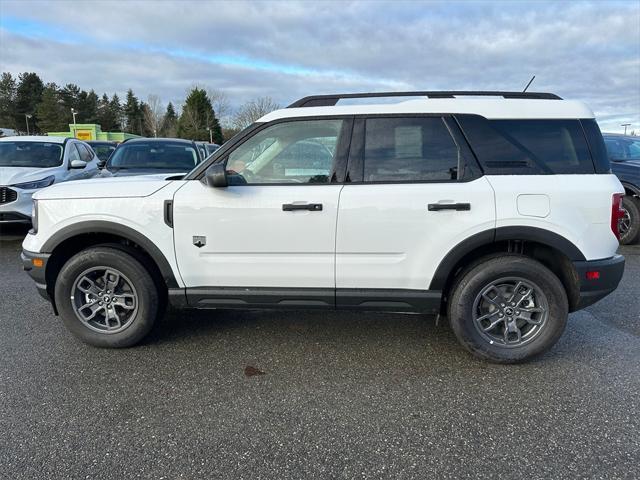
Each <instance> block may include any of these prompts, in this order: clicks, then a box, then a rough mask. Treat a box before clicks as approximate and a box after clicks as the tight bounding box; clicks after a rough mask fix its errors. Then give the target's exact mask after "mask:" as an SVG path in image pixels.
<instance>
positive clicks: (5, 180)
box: [0, 167, 60, 185]
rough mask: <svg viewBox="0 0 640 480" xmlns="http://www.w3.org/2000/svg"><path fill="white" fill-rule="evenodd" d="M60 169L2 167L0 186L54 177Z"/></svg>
mask: <svg viewBox="0 0 640 480" xmlns="http://www.w3.org/2000/svg"><path fill="white" fill-rule="evenodd" d="M59 168H60V167H51V168H30V167H0V185H15V184H16V183H24V182H33V181H36V180H42V179H43V178H46V177H49V176H51V175H54V174H55V173H56V172H57V171H58V169H59Z"/></svg>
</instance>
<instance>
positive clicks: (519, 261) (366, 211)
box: [23, 92, 624, 363]
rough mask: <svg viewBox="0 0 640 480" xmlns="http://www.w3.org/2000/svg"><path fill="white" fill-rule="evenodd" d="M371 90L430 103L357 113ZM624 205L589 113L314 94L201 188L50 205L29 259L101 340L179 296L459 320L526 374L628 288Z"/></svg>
mask: <svg viewBox="0 0 640 480" xmlns="http://www.w3.org/2000/svg"><path fill="white" fill-rule="evenodd" d="M359 97H415V98H413V99H410V100H403V101H398V102H397V103H380V104H366V105H362V104H360V105H353V104H351V105H341V104H339V101H341V100H343V99H351V98H359ZM369 101H371V100H369ZM351 103H353V102H351ZM623 192H624V190H623V188H622V186H621V184H620V182H619V181H618V179H617V178H616V177H615V176H614V175H612V174H611V173H610V169H609V162H608V160H607V155H606V152H605V148H604V143H603V140H602V136H601V134H600V130H599V128H598V126H597V124H596V122H595V120H594V115H593V113H592V112H591V110H589V108H587V107H586V106H585V105H584V104H582V103H579V102H575V101H565V100H562V99H560V98H559V97H557V96H555V95H552V94H545V93H510V92H409V93H407V92H403V93H390V94H348V95H324V96H314V97H307V98H304V99H301V100H299V101H297V102H295V103H294V104H293V105H291V106H290V107H289V108H286V109H283V110H278V111H275V112H272V113H270V114H268V115H266V116H264V117H263V118H261V119H260V120H259V121H258V122H257V123H255V124H254V125H252V126H250V127H249V128H247V129H246V130H244V131H243V132H241V133H240V134H238V135H237V136H235V137H234V138H233V139H232V140H230V141H229V142H227V143H225V144H224V145H223V146H222V147H221V148H220V149H219V150H218V151H216V152H215V153H214V154H213V155H212V156H211V157H209V158H208V159H207V160H206V161H205V162H203V163H202V164H201V165H199V166H198V167H196V168H195V169H194V170H193V171H192V172H190V173H189V174H188V175H187V176H185V177H183V178H182V177H179V178H175V177H174V178H167V179H165V178H159V177H147V178H123V179H112V180H107V181H103V180H89V181H87V182H82V184H75V185H69V184H68V185H59V186H54V187H51V188H48V189H46V190H43V191H41V192H38V193H37V194H36V195H35V198H36V200H37V203H36V209H35V217H34V222H33V224H34V230H33V231H32V232H30V233H29V235H27V237H26V239H25V240H24V244H23V248H24V252H23V262H24V266H25V269H26V270H28V271H29V273H30V274H31V276H32V277H33V278H34V279H35V281H36V283H37V287H38V289H39V290H40V292H41V293H42V294H43V295H44V296H45V297H46V298H49V299H51V302H52V303H53V307H54V310H55V312H59V314H60V315H61V317H62V319H63V321H64V323H65V324H66V326H67V327H68V328H69V330H71V332H73V333H74V334H75V335H76V336H78V337H79V338H80V339H82V340H83V341H85V342H87V343H90V344H93V345H97V346H102V347H125V346H130V345H133V344H135V343H136V342H139V341H140V340H141V339H142V338H143V337H144V336H145V335H147V333H149V331H150V330H151V328H152V327H153V325H154V323H155V322H156V319H157V318H158V316H159V315H160V314H161V313H162V310H163V307H164V305H165V303H166V302H167V301H168V302H170V303H171V304H172V305H173V306H175V307H190V308H220V309H227V308H243V309H252V308H273V309H304V308H314V309H338V310H342V309H349V310H363V311H371V310H385V311H392V312H423V313H430V314H445V315H446V316H448V318H449V322H450V324H451V326H452V328H453V330H454V332H455V334H456V336H457V337H458V339H459V340H460V342H461V343H462V345H464V346H465V347H466V348H467V349H469V350H470V351H471V352H473V353H474V354H475V355H477V356H479V357H481V358H484V359H487V360H491V361H496V362H503V363H514V362H519V361H523V360H526V359H529V358H531V357H532V356H535V355H538V354H540V353H542V352H544V351H546V350H547V349H549V348H550V347H551V346H552V345H553V344H554V343H555V342H556V340H558V338H559V337H560V335H561V334H562V332H563V330H564V328H565V324H566V321H567V314H568V312H571V311H575V310H578V309H581V308H583V307H585V306H587V305H590V304H592V303H594V302H596V301H597V300H599V299H601V298H602V297H604V296H606V295H607V294H609V293H610V292H612V291H613V290H614V289H615V288H616V287H617V285H618V283H619V281H620V279H621V277H622V273H623V269H624V258H623V257H621V256H620V255H616V249H617V247H618V239H617V238H616V235H617V231H618V229H617V223H618V220H619V217H620V215H621V211H620V201H621V196H622V193H623Z"/></svg>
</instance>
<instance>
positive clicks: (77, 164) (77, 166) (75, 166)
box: [70, 160, 87, 168]
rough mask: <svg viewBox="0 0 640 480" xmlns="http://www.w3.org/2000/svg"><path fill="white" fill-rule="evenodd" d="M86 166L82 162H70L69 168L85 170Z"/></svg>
mask: <svg viewBox="0 0 640 480" xmlns="http://www.w3.org/2000/svg"><path fill="white" fill-rule="evenodd" d="M86 166H87V162H85V161H83V160H72V161H71V166H70V168H85V167H86Z"/></svg>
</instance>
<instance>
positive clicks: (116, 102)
mask: <svg viewBox="0 0 640 480" xmlns="http://www.w3.org/2000/svg"><path fill="white" fill-rule="evenodd" d="M109 112H110V113H111V115H112V118H113V119H114V124H113V130H114V131H115V130H120V131H124V112H123V111H122V105H120V98H119V97H118V94H116V93H114V94H113V97H111V101H110V102H109Z"/></svg>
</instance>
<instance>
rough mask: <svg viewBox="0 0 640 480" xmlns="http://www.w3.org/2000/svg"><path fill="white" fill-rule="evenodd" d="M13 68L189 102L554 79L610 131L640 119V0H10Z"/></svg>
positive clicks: (3, 14) (1, 3)
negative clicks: (197, 97) (196, 96)
mask: <svg viewBox="0 0 640 480" xmlns="http://www.w3.org/2000/svg"><path fill="white" fill-rule="evenodd" d="M0 71H9V72H11V73H13V74H18V73H20V72H24V71H34V72H36V73H38V74H39V75H40V76H41V78H42V79H43V80H44V81H45V82H55V83H57V84H58V85H64V84H67V83H75V84H77V85H79V86H80V87H81V88H83V89H86V90H89V89H94V90H95V91H96V92H97V93H98V94H99V95H101V94H102V93H103V92H108V93H109V94H110V95H111V94H112V93H114V92H115V93H118V94H119V95H120V97H121V98H123V96H124V93H125V92H126V90H127V89H128V88H132V89H133V90H134V92H135V93H136V95H138V97H139V98H141V99H143V100H144V99H146V98H147V96H148V95H149V94H154V95H159V96H160V98H161V99H162V100H163V102H165V103H166V102H168V101H172V102H174V104H177V105H179V104H180V103H181V102H182V100H183V99H184V97H185V92H186V91H187V90H188V89H189V88H190V87H192V86H193V85H199V86H201V87H205V88H210V89H217V90H222V91H224V92H226V94H227V96H228V97H229V100H230V102H231V104H232V106H234V107H237V106H238V105H240V104H241V103H243V102H245V101H247V100H250V99H252V98H255V97H260V96H270V97H271V98H273V99H274V100H275V101H276V102H277V103H278V104H280V105H282V106H286V105H288V104H289V103H292V102H293V101H295V100H296V99H298V98H300V97H303V96H306V95H312V94H321V93H341V92H361V91H399V90H513V91H521V90H522V89H523V88H524V86H525V85H526V84H527V82H528V81H529V79H530V78H531V76H532V75H536V79H535V81H534V83H533V84H532V86H531V87H530V88H529V90H531V91H549V92H553V93H556V94H558V95H560V96H561V97H563V98H567V99H575V100H582V101H585V102H587V103H588V105H589V106H590V107H591V108H592V109H593V110H594V112H595V113H596V117H597V119H598V122H599V123H600V125H601V128H602V129H603V130H604V131H610V132H617V131H622V129H623V127H621V126H620V124H622V123H631V124H632V126H631V127H630V129H634V128H635V130H636V131H640V0H628V1H607V0H601V1H589V2H570V1H562V0H561V1H530V2H524V1H522V2H518V1H502V2H495V1H494V2H480V1H477V2H476V1H460V2H452V1H447V2H438V1H432V2H426V3H423V2H418V1H412V2H401V1H396V2H378V1H368V2H337V1H305V2H285V1H279V2H267V1H260V2H247V3H245V2H241V1H236V2H213V1H204V0H201V1H195V2H188V1H180V2H179V1H167V0H149V1H126V2H125V1H124V0H121V1H100V0H93V1H80V0H73V1H65V0H59V1H55V2H54V1H49V2H41V1H37V0H21V1H14V0H0Z"/></svg>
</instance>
